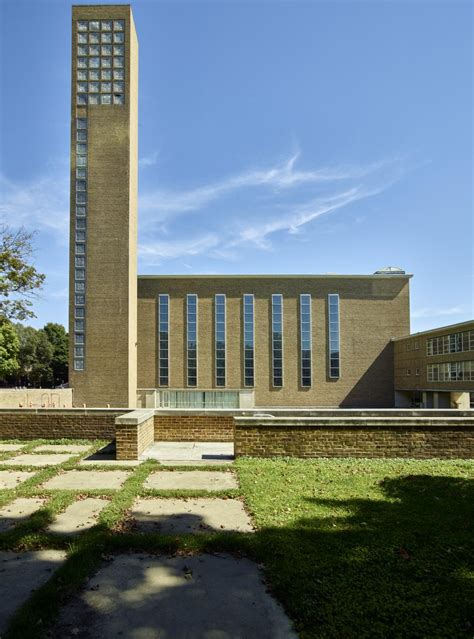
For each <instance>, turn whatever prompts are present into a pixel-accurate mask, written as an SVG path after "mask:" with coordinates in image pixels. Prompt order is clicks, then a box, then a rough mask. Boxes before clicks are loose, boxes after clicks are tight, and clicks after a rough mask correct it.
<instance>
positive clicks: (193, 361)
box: [186, 294, 198, 386]
mask: <svg viewBox="0 0 474 639" xmlns="http://www.w3.org/2000/svg"><path fill="white" fill-rule="evenodd" d="M197 306H198V304H197V295H194V294H190V295H188V296H187V309H186V315H187V317H186V321H187V326H186V334H187V358H188V361H187V369H188V386H197V326H198V324H197V322H198V319H197V312H198V309H197Z"/></svg>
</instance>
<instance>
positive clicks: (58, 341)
mask: <svg viewBox="0 0 474 639" xmlns="http://www.w3.org/2000/svg"><path fill="white" fill-rule="evenodd" d="M43 330H44V332H45V333H46V336H47V338H48V341H49V343H50V344H51V345H52V346H53V356H52V358H51V370H52V374H53V381H54V385H55V386H59V385H60V384H64V383H65V382H67V379H68V357H69V339H68V335H67V333H66V329H65V328H64V326H63V325H62V324H54V323H53V322H49V323H48V324H46V325H45V327H44V329H43Z"/></svg>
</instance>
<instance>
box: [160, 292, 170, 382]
mask: <svg viewBox="0 0 474 639" xmlns="http://www.w3.org/2000/svg"><path fill="white" fill-rule="evenodd" d="M169 304H170V302H169V295H158V383H159V385H160V386H168V384H169Z"/></svg>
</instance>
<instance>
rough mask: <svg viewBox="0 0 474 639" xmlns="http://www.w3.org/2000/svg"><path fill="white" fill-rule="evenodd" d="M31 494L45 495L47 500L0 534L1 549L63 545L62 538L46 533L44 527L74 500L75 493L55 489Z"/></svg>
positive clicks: (26, 548)
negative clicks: (40, 493)
mask: <svg viewBox="0 0 474 639" xmlns="http://www.w3.org/2000/svg"><path fill="white" fill-rule="evenodd" d="M22 496H24V495H22ZM28 496H29V495H28ZM31 496H34V497H45V498H46V499H47V501H46V503H45V504H44V505H43V506H41V507H40V508H39V509H38V510H37V511H36V512H34V513H33V514H32V515H31V516H30V517H28V518H27V519H26V520H25V521H23V522H21V523H19V524H18V525H17V526H15V528H13V529H11V530H9V531H7V532H4V533H2V534H0V549H1V550H38V549H42V548H62V547H64V540H62V541H61V539H59V538H58V537H56V536H52V535H50V534H48V533H47V532H46V531H45V529H46V528H47V526H48V525H49V524H50V523H51V522H52V521H53V520H54V518H55V516H56V515H57V514H58V513H60V512H62V511H64V510H65V509H66V508H67V507H68V506H69V505H70V504H72V503H73V502H74V501H75V500H76V497H77V495H76V493H74V492H73V491H55V493H54V494H52V495H49V496H46V495H38V494H37V493H35V494H34V495H31Z"/></svg>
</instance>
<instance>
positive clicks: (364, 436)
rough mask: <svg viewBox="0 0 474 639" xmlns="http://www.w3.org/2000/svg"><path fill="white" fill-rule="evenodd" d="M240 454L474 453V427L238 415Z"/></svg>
mask: <svg viewBox="0 0 474 639" xmlns="http://www.w3.org/2000/svg"><path fill="white" fill-rule="evenodd" d="M235 421H236V424H235V439H234V453H235V456H236V457H239V456H252V457H279V456H291V457H371V458H382V457H404V458H414V459H430V458H444V459H472V458H474V428H473V427H472V426H468V425H467V426H463V425H462V424H460V425H457V424H454V425H452V426H446V425H439V426H434V425H429V424H427V425H426V426H423V425H418V426H375V425H374V426H371V425H366V424H364V425H361V426H350V427H349V426H336V425H331V426H327V425H326V426H324V425H320V426H318V425H304V426H301V425H299V426H298V425H281V424H280V425H278V424H262V423H260V424H253V425H251V424H248V423H247V424H246V423H239V421H240V420H239V419H236V420H235Z"/></svg>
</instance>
